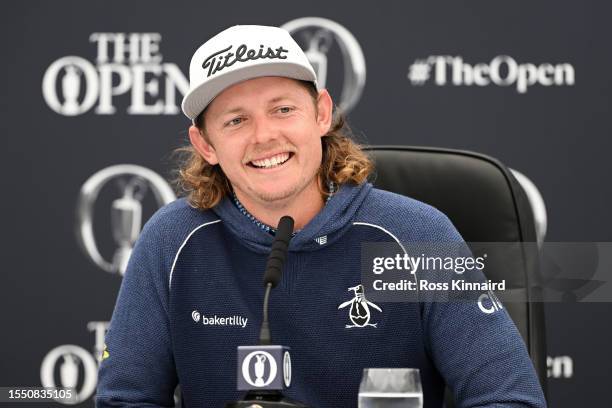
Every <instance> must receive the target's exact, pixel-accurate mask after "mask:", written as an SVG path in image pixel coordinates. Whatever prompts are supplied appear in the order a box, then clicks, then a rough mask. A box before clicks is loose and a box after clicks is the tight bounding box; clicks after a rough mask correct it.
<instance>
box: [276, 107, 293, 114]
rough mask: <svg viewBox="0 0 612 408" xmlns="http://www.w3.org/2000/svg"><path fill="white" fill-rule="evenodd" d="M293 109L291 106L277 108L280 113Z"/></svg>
mask: <svg viewBox="0 0 612 408" xmlns="http://www.w3.org/2000/svg"><path fill="white" fill-rule="evenodd" d="M292 110H293V108H292V107H291V106H281V107H280V108H278V111H279V112H280V113H289V112H291V111H292Z"/></svg>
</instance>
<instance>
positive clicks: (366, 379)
mask: <svg viewBox="0 0 612 408" xmlns="http://www.w3.org/2000/svg"><path fill="white" fill-rule="evenodd" d="M358 406H359V408H422V407H423V389H422V388H421V376H420V375H419V370H418V369H417V368H364V369H363V377H362V378H361V385H360V386H359V405H358Z"/></svg>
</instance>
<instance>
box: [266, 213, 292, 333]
mask: <svg viewBox="0 0 612 408" xmlns="http://www.w3.org/2000/svg"><path fill="white" fill-rule="evenodd" d="M291 234H293V218H291V217H289V216H288V215H285V216H284V217H282V218H281V219H280V221H279V222H278V228H277V229H276V235H275V236H274V241H273V242H272V250H271V251H270V255H269V256H268V262H267V263H266V271H265V273H264V278H263V282H264V286H265V287H266V293H265V295H264V301H263V319H262V322H261V330H260V331H259V344H263V345H266V344H272V338H271V336H270V323H269V321H268V302H269V300H270V291H271V289H272V288H275V287H276V285H278V282H280V280H281V276H282V274H283V265H284V264H285V258H286V257H287V249H288V248H289V241H290V240H291V237H292V235H291Z"/></svg>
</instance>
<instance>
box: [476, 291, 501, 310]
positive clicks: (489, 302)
mask: <svg viewBox="0 0 612 408" xmlns="http://www.w3.org/2000/svg"><path fill="white" fill-rule="evenodd" d="M477 303H478V308H479V309H480V311H481V312H482V313H484V314H492V313H495V312H497V311H499V310H501V309H503V308H504V307H503V306H502V303H501V302H500V301H499V299H498V298H497V296H495V293H493V291H490V290H489V291H487V293H483V294H482V295H480V297H478V302H477Z"/></svg>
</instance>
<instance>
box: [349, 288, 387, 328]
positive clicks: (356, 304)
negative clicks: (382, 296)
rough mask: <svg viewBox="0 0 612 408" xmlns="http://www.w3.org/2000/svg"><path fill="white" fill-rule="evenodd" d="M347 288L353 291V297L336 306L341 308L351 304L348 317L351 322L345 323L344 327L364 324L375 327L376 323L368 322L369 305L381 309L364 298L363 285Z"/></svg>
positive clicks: (364, 325)
mask: <svg viewBox="0 0 612 408" xmlns="http://www.w3.org/2000/svg"><path fill="white" fill-rule="evenodd" d="M348 290H349V291H351V290H352V291H353V292H354V293H355V297H354V298H352V299H351V300H348V301H346V302H344V303H342V304H341V305H340V306H338V309H343V308H345V307H347V306H349V305H350V306H351V308H350V310H349V318H350V319H351V322H353V324H347V325H346V328H347V329H350V328H352V327H366V326H372V327H376V325H377V324H378V323H370V307H372V308H374V309H376V310H378V311H379V312H382V309H381V308H380V307H378V306H377V305H375V304H374V303H372V302H370V301H369V300H367V299H366V297H365V294H364V288H363V285H357V286H353V287H352V288H348Z"/></svg>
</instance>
